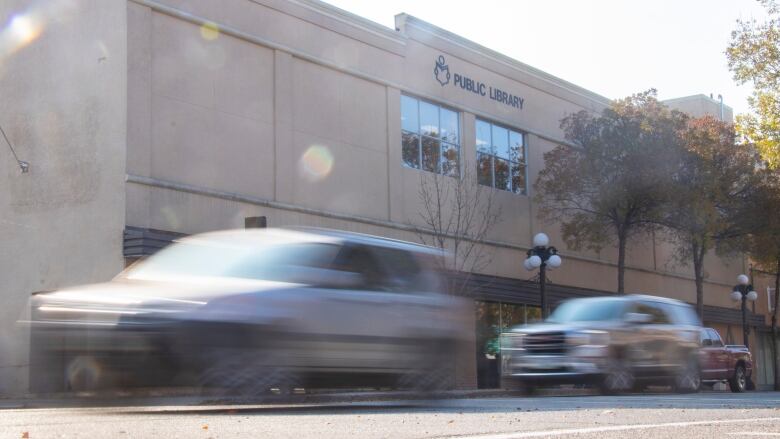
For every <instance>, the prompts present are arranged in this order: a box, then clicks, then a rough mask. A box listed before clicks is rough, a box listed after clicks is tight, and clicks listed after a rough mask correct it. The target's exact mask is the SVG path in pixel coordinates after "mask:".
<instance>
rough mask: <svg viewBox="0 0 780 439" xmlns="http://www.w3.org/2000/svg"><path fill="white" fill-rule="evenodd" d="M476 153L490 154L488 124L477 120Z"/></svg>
mask: <svg viewBox="0 0 780 439" xmlns="http://www.w3.org/2000/svg"><path fill="white" fill-rule="evenodd" d="M477 151H481V152H490V124H489V123H487V122H484V121H481V120H477Z"/></svg>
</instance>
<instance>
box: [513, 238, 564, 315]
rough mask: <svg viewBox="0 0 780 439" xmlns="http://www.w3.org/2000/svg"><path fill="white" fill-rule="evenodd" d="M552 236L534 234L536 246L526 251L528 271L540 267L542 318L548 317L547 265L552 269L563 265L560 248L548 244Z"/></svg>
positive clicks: (525, 263) (526, 267)
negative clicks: (559, 253) (559, 252)
mask: <svg viewBox="0 0 780 439" xmlns="http://www.w3.org/2000/svg"><path fill="white" fill-rule="evenodd" d="M549 243H550V238H548V237H547V235H545V234H544V233H537V234H536V236H534V247H533V248H532V249H530V250H528V252H527V253H526V254H527V255H528V258H526V260H525V262H524V263H523V266H524V267H525V269H526V270H528V271H533V270H535V269H537V268H538V269H539V296H540V299H541V300H540V301H541V305H542V319H546V318H547V294H546V293H545V291H544V289H545V286H546V283H547V278H546V271H547V267H550V269H553V268H558V267H560V266H561V262H563V261H562V260H561V257H560V256H558V250H557V249H556V248H555V247H552V246H548V245H547V244H549Z"/></svg>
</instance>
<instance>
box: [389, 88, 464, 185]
mask: <svg viewBox="0 0 780 439" xmlns="http://www.w3.org/2000/svg"><path fill="white" fill-rule="evenodd" d="M404 98H409V99H414V100H415V101H416V103H417V105H416V107H417V131H415V132H412V131H409V130H407V129H405V128H404V126H403V122H401V166H403V167H405V168H408V169H417V170H419V171H424V172H431V173H435V174H439V175H442V176H445V177H452V178H461V177H462V176H463V113H462V112H461V111H460V110H458V109H456V108H453V107H450V106H448V105H444V104H440V103H437V102H434V101H431V100H428V99H424V98H420V97H418V96H415V95H412V94H409V93H401V101H402V102H403V99H404ZM421 103H426V104H428V105H433V106H435V107H436V108H437V110H438V111H437V116H438V125H437V128H438V131H437V136H436V137H433V136H429V135H426V134H423V133H422V130H421V126H422V120H421V112H420V104H421ZM442 109H444V110H447V111H450V112H452V113H455V120H456V122H457V132H456V135H457V143H454V142H451V141H448V140H445V139H444V138H442V117H441V113H442V111H441V110H442ZM403 116H404V111H403V103H402V104H401V118H402V120H403ZM406 133H409V134H412V135H415V136H417V161H418V166H416V167H415V166H410V165H409V164H407V163H406V161H405V160H404V155H403V147H404V144H403V136H404V134H406ZM424 138H427V139H432V140H434V141H436V142H438V143H439V151H438V157H439V159H438V163H437V166H436V170H435V171H431V170H429V169H426V167H425V163H424V160H423V140H424ZM452 146H454V147H455V148H456V150H457V166H456V167H455V169H457V172H456V173H454V174H453V173H448V172H445V170H444V161H445V160H444V154H443V151H444V150H445V147H452Z"/></svg>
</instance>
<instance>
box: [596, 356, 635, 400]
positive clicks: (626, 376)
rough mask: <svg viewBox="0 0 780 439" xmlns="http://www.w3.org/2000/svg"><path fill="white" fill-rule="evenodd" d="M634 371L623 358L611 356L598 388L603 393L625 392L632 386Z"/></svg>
mask: <svg viewBox="0 0 780 439" xmlns="http://www.w3.org/2000/svg"><path fill="white" fill-rule="evenodd" d="M634 382H635V380H634V371H633V370H631V364H630V363H629V362H628V360H626V359H625V358H612V359H610V360H609V362H608V364H607V370H606V372H605V373H604V377H603V378H602V380H601V385H600V386H599V387H600V390H601V393H603V394H605V395H614V394H618V393H625V392H628V391H630V390H631V389H633V388H634Z"/></svg>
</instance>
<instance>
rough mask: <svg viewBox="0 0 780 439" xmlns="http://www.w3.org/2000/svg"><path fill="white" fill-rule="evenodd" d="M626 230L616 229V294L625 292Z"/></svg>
mask: <svg viewBox="0 0 780 439" xmlns="http://www.w3.org/2000/svg"><path fill="white" fill-rule="evenodd" d="M626 240H627V239H626V232H625V231H624V230H618V287H617V293H618V294H625V274H626Z"/></svg>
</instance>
